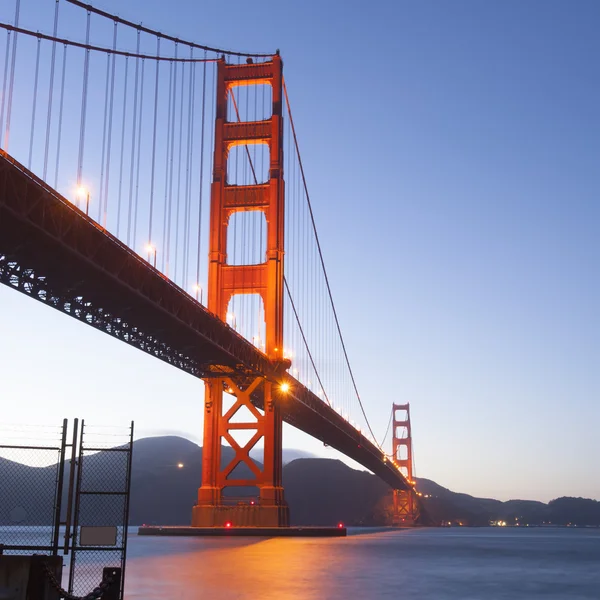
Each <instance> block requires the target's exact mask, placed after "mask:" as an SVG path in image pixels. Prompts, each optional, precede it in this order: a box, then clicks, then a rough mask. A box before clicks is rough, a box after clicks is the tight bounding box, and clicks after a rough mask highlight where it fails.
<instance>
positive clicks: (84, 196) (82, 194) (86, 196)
mask: <svg viewBox="0 0 600 600" xmlns="http://www.w3.org/2000/svg"><path fill="white" fill-rule="evenodd" d="M75 194H76V195H77V197H78V198H79V199H80V200H85V214H86V215H88V214H89V213H90V190H89V189H88V188H87V187H85V185H80V186H79V187H78V188H77V190H76V191H75Z"/></svg>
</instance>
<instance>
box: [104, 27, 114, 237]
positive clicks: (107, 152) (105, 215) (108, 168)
mask: <svg viewBox="0 0 600 600" xmlns="http://www.w3.org/2000/svg"><path fill="white" fill-rule="evenodd" d="M116 49H117V21H115V26H114V33H113V50H116ZM116 58H117V55H116V54H114V53H113V55H112V69H111V76H110V108H109V111H108V143H107V149H106V181H105V182H104V210H103V214H102V226H103V227H104V228H105V229H106V218H107V214H108V182H109V175H110V151H111V148H112V122H113V106H114V100H115V70H116V64H115V60H116Z"/></svg>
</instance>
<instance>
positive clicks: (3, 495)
mask: <svg viewBox="0 0 600 600" xmlns="http://www.w3.org/2000/svg"><path fill="white" fill-rule="evenodd" d="M76 428H77V420H75V431H74V438H75V436H76V435H77V429H76ZM67 429H68V422H67V419H64V420H63V422H62V426H60V427H56V426H40V425H8V424H6V425H2V426H0V480H1V481H2V485H0V554H21V555H26V554H32V553H36V554H46V555H52V556H57V555H58V551H59V547H60V546H59V542H60V525H61V524H66V522H61V518H62V516H61V513H62V510H63V496H64V494H63V487H64V475H65V459H66V453H67V448H71V452H72V458H73V457H74V450H75V446H74V441H73V443H72V444H67ZM25 442H27V443H25ZM73 468H74V461H73V460H71V471H72V469H73ZM67 513H69V511H68V510H67ZM67 520H68V519H67Z"/></svg>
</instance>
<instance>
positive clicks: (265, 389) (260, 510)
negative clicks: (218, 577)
mask: <svg viewBox="0 0 600 600" xmlns="http://www.w3.org/2000/svg"><path fill="white" fill-rule="evenodd" d="M225 390H226V391H227V393H229V394H230V395H233V396H235V402H234V404H233V406H232V407H231V408H229V410H227V411H226V412H225V413H223V393H224V391H225ZM261 392H262V404H263V408H264V411H263V414H261V413H260V412H259V410H258V409H257V408H256V407H255V406H254V404H253V399H256V398H258V397H260V395H261V394H260V393H261ZM279 396H280V393H277V392H274V390H273V385H272V384H271V383H270V382H268V381H265V379H264V378H263V377H256V378H254V379H253V380H248V381H246V382H244V383H240V382H236V381H234V380H233V379H230V378H220V377H219V378H215V379H210V380H208V381H207V382H206V397H205V402H204V450H203V455H202V486H201V487H200V489H199V490H198V503H197V504H196V506H194V508H193V509H192V527H225V526H227V524H229V525H234V526H236V527H238V526H241V527H288V526H289V524H290V519H289V509H288V505H287V503H286V501H285V496H284V492H283V487H282V485H281V472H282V459H281V450H282V439H281V433H282V418H281V411H280V409H279V407H278V406H277V400H278V397H279ZM242 407H245V408H246V409H247V412H250V413H251V415H252V418H249V419H248V420H247V421H246V422H239V420H234V417H235V415H236V413H237V412H238V410H239V409H240V408H242ZM239 430H244V431H251V432H254V434H253V435H252V436H251V437H250V440H249V441H248V442H247V443H246V444H245V445H243V446H242V445H241V444H239V443H238V442H237V441H236V440H235V437H234V436H233V435H232V434H233V433H234V432H235V431H239ZM261 439H262V440H263V443H264V462H263V469H262V471H261V470H260V468H259V466H258V465H257V464H256V463H255V462H254V460H252V458H251V456H250V451H251V450H252V448H253V447H254V446H255V445H256V443H257V442H258V441H259V440H261ZM222 441H226V442H227V443H228V444H229V445H230V446H231V447H232V449H233V450H234V452H235V456H234V458H233V459H232V460H230V461H229V463H228V464H226V465H223V463H222V456H221V454H222V452H221V443H222ZM241 466H243V468H244V474H243V477H242V476H241V475H240V471H239V470H238V469H239V468H240V467H241ZM227 487H257V488H258V491H259V497H258V498H257V499H251V498H247V499H244V500H240V501H237V502H234V503H232V502H231V499H230V498H228V497H227V496H224V495H223V490H224V489H225V488H227ZM228 502H229V504H228Z"/></svg>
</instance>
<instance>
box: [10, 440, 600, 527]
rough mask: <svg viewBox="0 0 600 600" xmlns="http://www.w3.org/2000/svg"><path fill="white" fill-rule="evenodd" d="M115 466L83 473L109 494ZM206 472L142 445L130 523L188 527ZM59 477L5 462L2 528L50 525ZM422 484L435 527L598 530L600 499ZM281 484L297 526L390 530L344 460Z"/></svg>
mask: <svg viewBox="0 0 600 600" xmlns="http://www.w3.org/2000/svg"><path fill="white" fill-rule="evenodd" d="M222 454H223V460H222V463H223V464H227V463H229V461H230V460H231V459H232V458H233V456H234V454H233V451H232V450H231V448H225V447H224V448H223V449H222ZM290 454H292V453H291V452H290ZM114 455H115V453H113V454H112V456H113V457H114ZM292 455H293V454H292ZM111 460H113V459H112V458H111V457H110V455H109V453H98V454H96V455H93V456H91V457H89V458H88V462H87V467H86V469H87V472H88V473H90V474H93V476H92V477H91V478H90V479H89V480H88V483H89V484H92V485H96V484H97V485H98V487H99V489H107V486H108V485H110V477H111V476H112V475H114V474H115V473H117V471H118V469H116V468H115V465H114V464H113V463H111ZM180 463H181V464H182V465H183V466H182V467H181V468H180V467H179V466H178V465H179V464H180ZM237 468H238V469H240V473H239V474H240V475H242V476H244V475H247V474H248V473H249V470H248V467H246V466H245V465H241V466H239V467H237ZM201 472H202V448H200V447H199V446H198V445H196V444H194V443H193V442H190V441H189V440H185V439H183V438H180V437H174V436H167V437H156V438H145V439H141V440H137V441H136V442H135V443H134V453H133V469H132V482H131V509H130V523H132V524H142V523H147V524H164V525H173V524H185V523H189V522H190V517H191V508H192V506H193V505H194V504H195V502H196V497H197V490H198V486H199V485H200V478H201ZM17 473H18V474H19V476H18V478H16V474H17ZM55 473H56V467H46V468H34V467H25V466H23V465H17V464H16V463H11V462H10V461H7V460H5V459H0V524H41V523H47V522H48V520H49V516H48V515H49V514H51V511H49V510H48V509H47V508H46V507H47V506H51V505H52V491H53V482H54V477H55ZM94 477H96V478H97V479H96V481H95V480H94ZM100 478H102V480H101V479H100ZM417 483H418V485H417V488H418V490H419V491H420V492H421V493H422V494H423V497H422V501H423V504H424V508H425V512H426V514H427V515H428V517H429V518H430V522H431V523H433V524H440V523H441V522H446V523H447V522H452V523H456V524H458V523H462V524H463V525H475V526H478V525H488V524H489V522H490V521H497V520H502V521H505V522H506V523H507V524H516V523H519V524H522V525H524V524H529V525H541V524H544V523H552V524H559V525H567V524H569V523H571V524H574V525H575V524H576V525H579V526H583V525H592V526H600V502H597V501H595V500H588V499H583V498H558V499H556V500H553V501H551V502H550V503H548V504H544V503H542V502H535V501H528V500H510V501H508V502H500V501H499V500H494V499H489V498H475V497H473V496H469V495H468V494H460V493H456V492H453V491H451V490H448V489H447V488H444V487H442V486H440V485H438V484H437V483H435V482H433V481H430V480H428V479H418V480H417ZM283 484H284V486H285V494H286V498H287V501H288V503H289V505H290V512H291V519H292V523H293V524H296V525H335V524H336V523H338V522H340V521H342V522H344V523H345V524H347V525H383V524H386V523H389V518H390V507H391V499H392V494H391V490H390V488H389V487H388V486H387V485H386V484H385V483H383V482H382V481H381V480H380V479H379V478H377V477H375V476H374V475H371V474H370V473H367V472H365V471H357V470H355V469H351V468H350V467H348V466H347V465H345V464H344V463H342V462H341V461H338V460H330V459H322V458H298V459H296V460H292V461H291V462H289V463H288V464H286V465H285V466H284V469H283ZM229 493H230V494H233V495H235V496H240V495H242V494H248V493H252V490H249V491H248V490H240V489H238V490H230V491H229ZM32 498H33V499H34V500H33V501H32V500H31V499H32ZM27 502H30V505H29V506H27ZM24 506H27V510H24V509H23V507H24Z"/></svg>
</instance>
